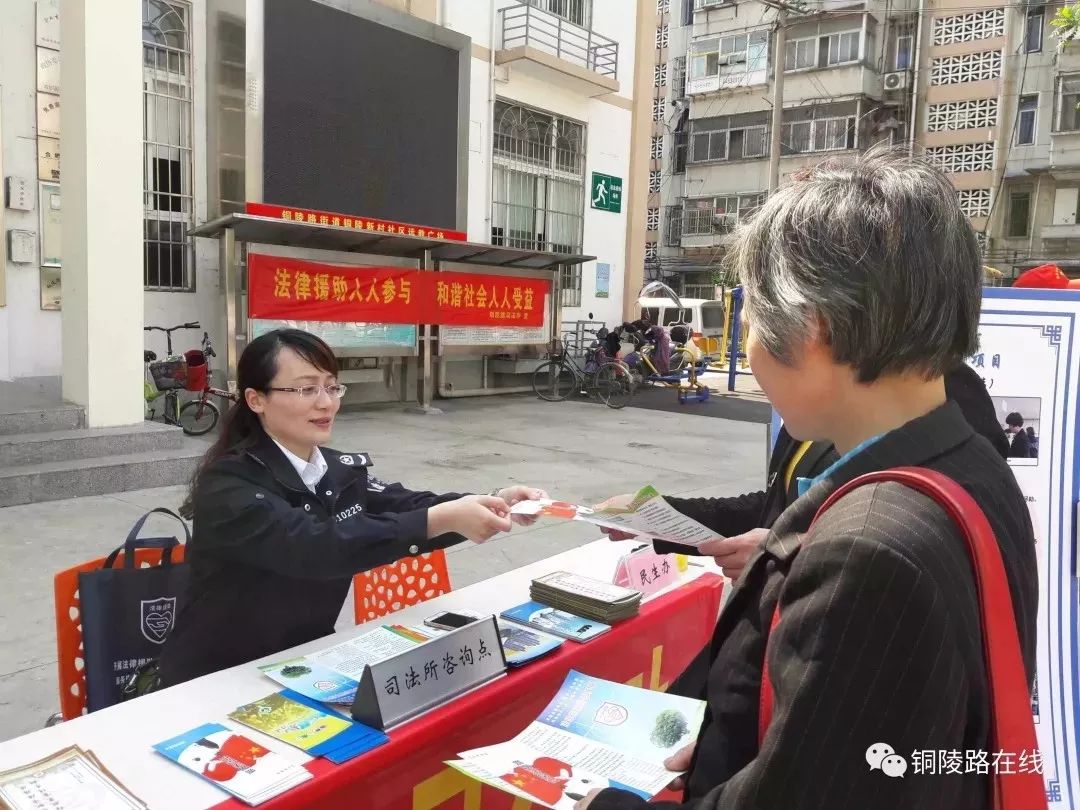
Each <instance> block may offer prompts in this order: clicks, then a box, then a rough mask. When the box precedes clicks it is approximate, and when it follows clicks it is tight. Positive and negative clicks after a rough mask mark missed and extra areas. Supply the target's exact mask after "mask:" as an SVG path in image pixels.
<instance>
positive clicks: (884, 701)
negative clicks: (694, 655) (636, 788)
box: [592, 403, 1038, 810]
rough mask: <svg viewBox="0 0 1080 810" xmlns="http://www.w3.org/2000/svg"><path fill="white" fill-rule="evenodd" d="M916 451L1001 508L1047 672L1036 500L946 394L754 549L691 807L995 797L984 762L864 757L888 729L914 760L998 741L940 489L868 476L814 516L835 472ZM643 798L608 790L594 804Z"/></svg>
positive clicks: (726, 643) (722, 634)
mask: <svg viewBox="0 0 1080 810" xmlns="http://www.w3.org/2000/svg"><path fill="white" fill-rule="evenodd" d="M900 466H923V467H929V468H931V469H935V470H939V471H941V472H943V473H945V474H947V475H949V476H951V477H952V478H953V479H954V480H956V481H957V482H958V483H960V484H961V485H962V486H963V487H964V488H965V489H966V490H967V491H968V492H969V493H970V494H971V495H972V496H973V497H974V499H975V500H976V502H977V503H978V504H979V505H980V506H981V507H982V509H983V511H984V512H985V513H986V516H987V518H988V519H989V521H990V524H991V526H992V527H993V529H994V532H995V534H996V536H997V540H998V543H999V545H1000V547H1001V552H1002V557H1003V559H1004V563H1005V568H1006V573H1007V576H1008V580H1009V587H1010V590H1011V596H1012V602H1013V607H1014V610H1015V614H1016V619H1017V628H1018V630H1019V634H1020V641H1021V648H1022V653H1023V658H1024V663H1025V665H1026V668H1027V674H1028V678H1029V681H1030V680H1032V679H1033V678H1034V674H1035V673H1034V670H1035V618H1036V608H1037V603H1038V580H1037V571H1036V562H1035V545H1034V539H1033V536H1032V528H1031V521H1030V518H1029V515H1028V511H1027V505H1026V503H1025V502H1024V498H1023V496H1022V495H1021V493H1020V490H1019V488H1018V487H1017V485H1016V481H1015V479H1014V478H1013V475H1012V472H1011V470H1010V469H1009V468H1008V466H1007V464H1006V463H1005V461H1004V460H1003V459H1002V458H1001V456H1000V455H999V454H998V453H997V452H996V451H995V450H994V449H993V447H992V446H991V445H990V444H989V442H987V441H986V439H984V438H983V437H981V436H978V435H976V434H975V433H974V432H973V431H972V428H971V427H970V425H968V423H967V422H966V421H965V420H964V417H963V416H962V414H961V412H960V410H959V409H958V408H957V407H956V406H955V405H954V404H952V403H948V404H946V405H944V406H942V407H941V408H938V409H937V410H935V411H933V412H932V413H930V414H928V415H927V416H925V417H922V418H921V419H917V420H915V421H913V422H911V423H909V424H907V425H905V426H903V427H901V428H899V429H897V430H895V431H892V432H891V433H889V434H887V435H886V436H884V437H883V438H882V439H880V440H879V441H878V442H877V443H875V444H873V445H872V446H870V447H869V448H867V449H865V450H864V451H863V452H861V453H860V454H859V455H857V456H855V457H854V458H853V459H851V460H850V461H848V462H847V463H846V464H844V465H843V466H842V467H841V468H840V469H839V470H837V471H836V472H835V473H834V474H833V476H832V477H831V479H829V480H825V481H822V482H820V483H818V484H816V485H815V486H814V487H813V488H811V490H810V491H809V492H807V493H806V495H805V496H803V497H802V498H800V499H799V500H798V501H796V502H795V503H794V504H792V506H791V507H789V508H788V509H787V510H786V511H785V512H784V514H783V515H781V517H780V518H779V520H777V522H776V523H775V525H774V526H773V528H772V531H771V532H770V534H769V537H768V539H767V540H766V541H765V543H764V544H763V546H762V548H761V550H760V551H759V552H757V554H756V556H755V557H754V558H753V559H752V560H751V561H750V563H749V564H748V566H747V571H746V573H745V575H744V577H743V579H742V580H741V581H740V583H739V585H738V586H737V587H736V589H735V591H734V592H733V593H732V595H731V599H730V601H729V603H728V605H727V606H726V607H725V609H724V611H723V613H722V615H721V616H720V619H719V622H718V624H717V627H716V632H715V635H714V637H713V643H712V658H713V661H712V666H711V668H710V672H709V679H708V686H707V690H706V697H707V701H708V710H707V712H706V717H705V722H704V724H703V726H702V729H701V733H700V735H699V737H698V743H697V749H696V751H695V757H694V761H693V763H692V765H691V768H690V771H689V773H688V787H687V791H686V797H685V804H684V805H682V806H683V807H685V808H694V810H750V808H754V809H755V810H758V809H760V810H796V809H797V810H868V809H870V810H894V809H895V810H901V808H903V810H913V809H914V808H918V809H919V810H946V809H947V810H961V809H963V810H969V809H970V810H983V808H986V807H987V799H986V790H987V785H988V778H987V777H986V776H980V775H978V774H970V775H967V774H963V773H961V774H950V775H916V774H915V773H914V769H913V768H912V769H909V770H908V773H907V775H906V776H905V777H904V778H902V779H901V778H889V777H888V776H886V775H884V774H883V773H882V772H881V771H880V770H871V769H870V767H869V766H868V764H867V762H866V759H865V755H866V750H867V748H869V747H870V746H871V745H873V744H874V743H885V744H887V745H890V746H892V747H893V748H894V749H895V750H896V752H897V753H898V754H901V755H902V756H904V757H906V758H908V760H909V763H910V762H911V755H912V753H913V752H915V751H928V750H936V751H959V752H960V755H961V756H962V757H963V756H964V754H965V752H967V751H987V748H988V743H987V729H988V723H989V706H988V697H987V687H986V674H985V669H984V665H983V656H982V650H981V637H980V634H981V630H980V623H979V617H978V609H977V603H976V596H975V585H974V579H973V576H972V573H971V564H970V562H969V558H968V552H967V548H966V545H965V544H964V541H963V539H962V538H961V537H960V536H959V534H958V533H957V531H956V529H955V527H954V526H953V525H952V523H951V521H950V520H949V518H948V517H947V516H946V515H945V513H944V512H943V511H942V510H941V508H940V507H939V506H938V505H937V504H935V503H934V502H932V501H931V500H930V499H928V498H927V497H925V496H923V495H921V494H919V493H916V492H914V491H913V490H909V489H907V488H905V487H903V486H900V485H897V484H877V485H872V486H868V487H863V488H860V489H859V490H856V491H855V492H853V493H851V494H850V495H848V496H846V497H845V498H843V499H842V500H841V501H839V502H838V503H837V504H835V505H834V506H833V507H832V508H831V509H830V510H829V511H828V512H827V513H826V514H825V515H823V516H822V518H821V520H820V521H819V522H818V523H817V524H815V525H814V527H813V529H812V530H811V531H809V532H807V529H808V527H809V526H810V522H811V520H812V519H813V517H814V514H815V513H816V512H817V509H818V507H819V506H820V505H821V504H822V503H823V502H824V501H825V499H826V498H827V497H828V495H829V493H830V492H832V491H833V490H834V489H835V488H836V487H838V486H840V485H842V484H844V483H846V482H847V481H849V480H851V479H853V478H855V477H857V476H859V475H862V474H863V473H867V472H872V471H875V470H882V469H888V468H890V467H900ZM778 601H779V604H780V611H781V620H780V623H779V624H778V625H777V627H776V628H775V630H773V632H772V636H773V638H772V640H771V643H770V644H769V647H768V650H769V671H770V676H771V679H772V683H773V689H774V694H775V704H774V710H773V711H774V714H773V721H772V725H771V726H770V729H769V733H768V735H767V737H766V739H765V743H764V745H763V747H762V748H761V750H760V752H759V751H758V741H757V723H758V702H759V696H760V686H761V672H762V661H763V658H764V655H765V646H766V637H767V635H768V627H769V623H770V621H771V618H772V614H773V611H774V609H775V608H776V606H777V602H778ZM990 753H991V752H988V754H990ZM1015 753H1019V752H1015ZM961 770H964V768H961ZM643 805H644V803H643V802H642V801H641V800H640V799H638V798H637V797H635V796H633V795H631V794H629V793H625V792H623V791H616V790H606V791H604V792H603V793H601V794H600V795H599V796H598V797H597V798H596V800H595V801H594V802H593V805H592V810H608V809H609V808H631V807H638V806H643ZM650 806H651V807H669V808H671V807H675V806H676V805H672V804H666V805H665V804H661V805H650Z"/></svg>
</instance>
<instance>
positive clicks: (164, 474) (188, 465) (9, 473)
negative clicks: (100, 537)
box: [0, 440, 207, 507]
mask: <svg viewBox="0 0 1080 810" xmlns="http://www.w3.org/2000/svg"><path fill="white" fill-rule="evenodd" d="M206 450H207V444H206V443H205V442H199V441H191V440H188V442H186V443H185V444H184V446H183V447H182V448H181V449H179V450H154V451H152V452H144V453H130V454H126V455H117V456H108V457H105V458H86V459H68V460H67V461H49V462H44V463H40V464H28V465H24V466H19V467H10V468H7V469H0V507H3V506H18V505H20V504H26V503H39V502H42V501H58V500H62V499H64V498H78V497H83V496H87V495H107V494H110V493H113V492H128V491H130V490H135V489H150V488H152V487H167V486H174V485H176V484H186V483H188V482H189V481H190V480H191V476H192V475H193V474H194V473H195V468H196V467H197V466H198V463H199V460H200V458H202V455H203V453H205V452H206Z"/></svg>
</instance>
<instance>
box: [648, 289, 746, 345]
mask: <svg viewBox="0 0 1080 810" xmlns="http://www.w3.org/2000/svg"><path fill="white" fill-rule="evenodd" d="M680 301H681V303H682V307H681V308H679V307H677V306H675V302H674V301H672V300H671V299H670V298H639V299H638V306H639V307H640V310H639V317H647V318H648V319H649V322H650V323H658V324H660V325H661V326H663V327H665V328H667V329H668V330H669V331H670V329H671V327H672V326H675V325H677V324H686V325H687V326H689V327H690V331H691V334H693V336H694V340H695V343H697V345H698V348H700V349H701V350H702V351H704V352H706V353H710V354H716V353H717V352H718V351H719V350H720V343H721V341H722V339H723V336H724V323H725V321H726V320H727V314H726V310H725V306H724V302H723V301H711V300H709V299H707V298H682V299H680Z"/></svg>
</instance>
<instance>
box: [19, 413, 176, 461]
mask: <svg viewBox="0 0 1080 810" xmlns="http://www.w3.org/2000/svg"><path fill="white" fill-rule="evenodd" d="M183 446H184V432H183V431H182V430H181V429H180V428H178V427H173V426H172V425H165V424H161V423H159V422H143V423H141V424H138V425H130V426H128V427H119V428H88V429H83V430H54V431H48V432H45V433H22V434H19V435H11V436H0V469H4V468H5V467H13V466H17V465H24V464H44V463H46V462H49V461H68V460H72V459H80V458H101V457H103V456H115V455H131V454H132V453H148V452H153V451H154V450H179V449H180V448H182V447H183Z"/></svg>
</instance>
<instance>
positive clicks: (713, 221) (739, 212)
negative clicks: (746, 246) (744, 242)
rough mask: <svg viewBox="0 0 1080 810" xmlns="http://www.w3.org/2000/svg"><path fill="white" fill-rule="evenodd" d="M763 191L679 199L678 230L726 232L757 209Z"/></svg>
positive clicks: (686, 233) (687, 233)
mask: <svg viewBox="0 0 1080 810" xmlns="http://www.w3.org/2000/svg"><path fill="white" fill-rule="evenodd" d="M766 196H767V195H766V194H765V192H754V193H753V194H729V195H724V196H722V197H699V198H694V199H687V200H683V221H682V234H683V235H684V236H710V235H712V234H717V233H721V234H722V233H727V232H728V231H730V230H731V229H732V228H733V227H735V225H736V224H737V223H738V222H739V221H741V220H745V219H747V218H748V217H751V216H753V215H754V214H755V213H757V210H758V209H759V208H761V206H762V205H764V204H765V197H766Z"/></svg>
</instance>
